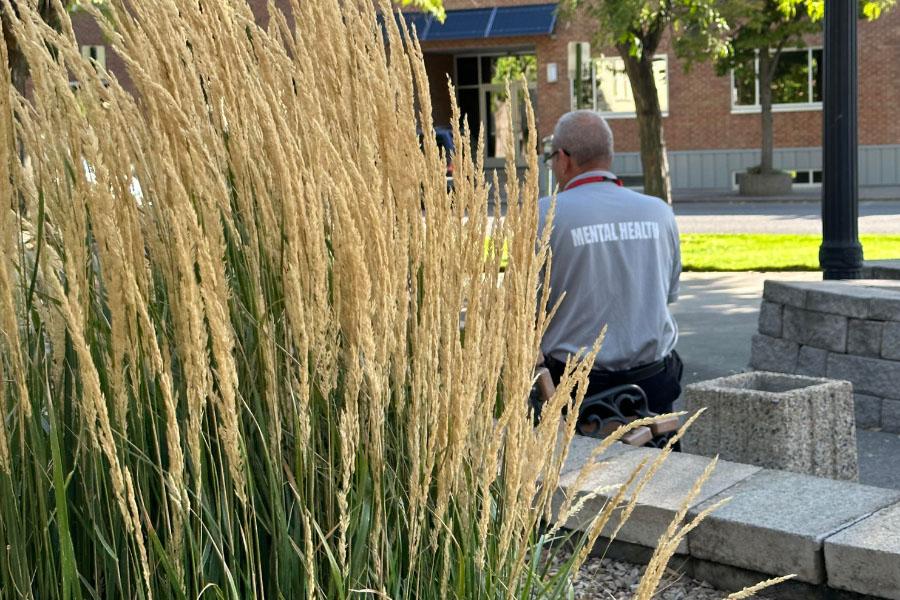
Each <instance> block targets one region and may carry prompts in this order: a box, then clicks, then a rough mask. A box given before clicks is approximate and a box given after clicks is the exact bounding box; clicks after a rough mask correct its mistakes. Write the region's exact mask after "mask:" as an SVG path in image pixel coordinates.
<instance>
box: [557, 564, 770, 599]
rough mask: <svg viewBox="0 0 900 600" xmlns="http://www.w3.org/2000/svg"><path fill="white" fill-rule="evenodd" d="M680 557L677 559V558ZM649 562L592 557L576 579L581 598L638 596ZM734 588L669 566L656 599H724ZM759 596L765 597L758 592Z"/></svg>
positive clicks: (578, 596)
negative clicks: (728, 589) (724, 588)
mask: <svg viewBox="0 0 900 600" xmlns="http://www.w3.org/2000/svg"><path fill="white" fill-rule="evenodd" d="M675 560H677V559H675ZM645 568H646V565H635V564H632V563H628V562H622V561H617V560H611V559H608V558H604V559H600V558H589V559H588V560H587V561H585V563H584V565H583V566H582V567H581V571H580V572H579V575H578V579H577V580H576V581H575V586H574V587H575V598H577V599H578V600H628V599H630V598H633V597H634V594H635V592H636V591H637V589H638V586H639V585H640V581H641V575H643V574H644V569H645ZM729 593H730V592H723V591H721V590H717V589H716V588H714V587H713V586H712V585H710V584H708V583H706V582H705V581H697V580H696V579H691V578H690V577H688V576H687V575H685V574H683V573H679V572H678V571H677V569H673V568H667V569H666V574H665V576H664V577H663V579H662V581H660V583H659V586H658V587H657V588H656V593H655V594H654V595H653V598H654V599H656V600H721V599H722V598H727V597H728V594H729ZM755 597H756V598H765V596H762V595H757V596H755Z"/></svg>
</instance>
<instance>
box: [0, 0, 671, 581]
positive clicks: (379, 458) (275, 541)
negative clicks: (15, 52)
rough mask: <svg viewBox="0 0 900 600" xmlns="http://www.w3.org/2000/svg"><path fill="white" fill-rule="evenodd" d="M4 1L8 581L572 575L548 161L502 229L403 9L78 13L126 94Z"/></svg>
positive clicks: (2, 325) (1, 380) (22, 6)
mask: <svg viewBox="0 0 900 600" xmlns="http://www.w3.org/2000/svg"><path fill="white" fill-rule="evenodd" d="M2 5H3V8H2V10H3V11H4V12H5V13H6V15H5V19H6V21H5V23H7V24H8V26H9V36H10V39H15V40H16V42H17V43H18V45H19V46H20V47H21V49H22V51H23V52H24V54H25V56H26V58H27V62H28V64H29V66H30V73H31V86H30V90H29V93H28V94H27V96H22V95H20V94H18V93H17V92H16V91H15V89H14V88H13V87H12V86H11V83H10V77H9V73H8V71H7V70H6V69H3V70H0V77H2V78H3V81H0V138H2V139H0V148H2V151H3V154H2V155H0V186H2V190H0V196H2V198H3V203H4V204H3V206H2V212H0V244H2V260H0V330H2V335H0V399H2V409H3V411H2V416H3V422H2V424H0V540H2V546H3V547H2V560H0V590H2V591H0V596H2V597H4V598H19V597H21V598H116V599H120V598H129V599H143V598H148V599H149V598H207V597H210V598H234V599H238V598H288V599H295V598H329V599H336V598H337V599H339V598H350V597H371V598H388V597H389V598H440V597H454V598H563V597H567V595H568V594H569V593H570V589H571V587H570V578H571V575H572V574H573V573H574V572H575V570H577V566H578V562H579V561H580V560H582V559H583V558H584V556H585V554H586V550H587V549H588V548H590V547H591V545H592V544H593V541H594V538H595V537H596V536H597V535H598V534H599V532H600V531H601V530H602V526H603V524H604V522H602V521H597V522H596V525H597V526H596V527H594V528H593V530H592V531H593V533H591V534H590V535H586V536H583V537H578V538H576V539H574V540H571V542H572V544H573V545H574V547H575V550H576V552H573V553H572V554H571V558H570V559H568V560H567V561H564V562H563V566H562V567H561V568H558V564H557V565H556V566H555V567H554V569H553V570H552V571H551V570H550V568H549V565H550V563H551V562H553V561H551V560H548V559H549V558H550V555H551V554H553V553H554V552H555V550H553V548H554V545H553V544H552V543H551V542H554V541H556V540H557V538H558V537H559V536H560V533H559V532H558V531H556V529H555V528H551V527H548V526H547V525H546V524H547V523H549V522H550V519H549V517H550V516H551V513H552V508H553V506H554V505H553V497H554V492H555V490H556V482H557V481H558V478H559V473H560V469H561V465H562V464H563V461H564V459H565V455H566V450H565V449H566V448H567V446H568V442H569V440H571V438H572V436H573V435H574V433H573V432H574V422H573V421H572V419H571V418H570V419H569V420H567V421H563V422H562V425H561V426H560V424H559V423H558V422H557V421H555V420H553V419H545V420H544V422H542V423H541V425H540V426H538V427H536V428H534V427H532V422H531V417H530V415H529V414H528V409H527V406H526V399H527V397H528V395H529V391H530V388H531V385H532V370H533V369H532V367H533V360H534V356H535V354H536V352H537V349H538V346H539V344H538V342H539V339H540V337H541V332H542V330H543V328H544V324H545V322H546V318H547V316H546V313H547V312H548V311H547V310H546V309H547V307H546V306H542V309H541V310H539V311H538V318H537V320H535V306H536V304H540V299H539V298H538V297H537V292H536V290H537V289H538V287H539V286H538V283H539V278H540V277H541V273H542V272H546V270H545V269H544V270H543V271H542V269H543V267H544V266H545V263H546V262H547V254H548V252H547V240H546V238H545V239H543V240H538V239H537V231H536V229H537V223H536V211H535V202H536V199H537V193H538V192H537V188H538V168H537V163H536V160H537V159H536V154H535V152H530V153H528V157H527V159H528V168H527V169H525V171H524V174H523V175H522V176H521V177H519V176H518V175H517V171H516V168H515V165H514V164H513V163H512V162H511V161H510V162H509V163H508V164H507V174H508V181H507V183H506V195H507V198H508V200H507V203H508V213H507V214H506V218H505V219H503V220H501V219H495V220H493V222H492V223H490V222H489V220H488V219H487V214H486V211H485V206H486V205H487V203H488V195H489V189H491V186H490V185H488V182H486V181H485V177H484V169H483V165H482V163H481V156H483V152H482V148H481V147H480V146H479V147H476V148H471V147H470V145H469V144H468V142H463V141H462V140H468V139H469V132H467V131H459V130H456V131H454V135H455V137H456V140H457V143H456V147H457V149H458V150H457V154H456V156H455V157H454V162H455V185H454V186H453V189H452V190H448V188H447V186H446V183H445V179H444V171H445V168H444V162H443V160H444V159H443V157H442V156H440V154H439V151H438V149H437V147H436V146H435V143H434V139H435V138H434V136H433V135H429V134H425V135H423V136H421V140H422V142H421V146H420V136H419V135H418V133H417V131H424V132H431V131H432V122H431V116H430V115H431V106H430V101H429V92H428V80H427V76H426V74H425V70H424V67H423V61H422V53H421V50H420V48H419V47H418V45H417V43H416V42H415V40H414V38H413V37H411V35H410V33H409V32H407V31H405V30H404V29H403V26H402V22H401V24H400V25H398V22H397V20H395V19H393V18H387V19H382V18H380V17H379V15H378V13H379V12H380V13H381V14H389V11H390V7H389V6H388V5H387V4H382V5H380V6H377V7H376V6H373V4H372V3H370V2H367V1H364V0H359V1H350V0H348V1H345V2H324V1H322V2H320V1H315V2H306V1H304V2H299V1H295V2H294V3H293V4H292V15H293V17H292V18H287V17H285V16H284V14H283V13H281V12H279V11H278V10H275V9H272V10H271V19H270V21H269V23H268V26H267V28H266V29H263V28H260V27H259V26H258V25H257V24H256V23H255V22H254V18H253V15H252V13H251V12H250V9H249V8H248V6H247V4H246V3H245V2H244V1H243V0H217V1H214V2H207V1H203V2H198V1H196V0H154V2H133V1H129V0H114V1H112V2H110V3H108V4H107V5H106V6H105V7H104V9H103V12H102V13H101V12H98V11H96V9H94V8H91V7H87V8H86V10H90V11H93V12H94V17H95V18H96V19H97V20H98V22H99V23H101V25H102V27H103V29H104V32H105V35H106V36H107V37H108V40H109V43H110V45H111V47H113V48H114V49H115V50H116V52H117V53H118V54H119V55H120V56H121V57H122V60H123V61H124V65H125V67H126V71H127V74H128V77H129V79H130V81H131V88H130V89H129V90H128V91H126V89H124V88H123V86H122V85H121V84H120V82H119V81H118V80H117V79H116V77H115V76H114V75H113V74H111V73H109V72H107V71H105V70H104V69H103V68H101V67H100V66H99V65H97V64H94V63H91V62H89V61H88V60H86V59H84V58H82V56H81V54H80V52H79V50H78V45H77V43H76V41H75V37H74V33H73V30H72V26H71V22H70V21H69V18H68V16H66V15H64V14H61V15H60V22H61V26H60V27H59V29H53V28H50V27H49V26H48V25H46V24H45V22H44V21H42V20H41V19H40V18H39V17H38V16H37V15H36V13H35V12H34V11H33V10H32V9H31V8H30V4H29V3H24V2H20V3H17V9H16V11H13V9H12V7H11V6H10V4H9V0H2ZM56 5H57V8H58V9H59V10H60V11H61V5H60V4H59V3H56ZM6 53H7V50H6V47H5V46H0V54H2V57H0V58H2V60H3V62H5V61H6V58H7V57H6ZM72 81H76V82H77V84H75V85H72V84H70V82H72ZM452 95H453V94H451V97H452ZM454 111H456V108H455V107H454ZM528 119H529V127H528V128H527V130H528V131H531V132H534V131H535V127H534V117H533V115H532V114H531V113H530V112H529V115H528ZM453 121H454V123H458V122H459V119H458V114H456V112H454V120H453ZM511 143H512V141H510V144H511ZM536 145H537V141H536V140H534V139H532V140H530V141H529V147H531V148H535V147H536ZM513 155H514V151H513V149H512V148H511V147H510V148H508V151H507V156H509V157H512V156H513ZM493 187H494V189H496V188H497V184H496V182H494V184H493ZM486 237H492V238H493V239H495V240H502V242H503V244H504V246H505V247H506V248H507V249H508V261H509V262H508V266H507V268H506V271H505V275H504V276H501V273H500V258H501V257H500V256H499V254H500V253H490V254H489V256H488V258H487V259H485V252H484V239H485V238H486ZM535 248H537V249H538V251H537V252H536V251H535ZM463 310H465V315H466V316H465V330H464V333H463V332H462V331H461V330H460V326H459V325H460V313H461V311H463ZM550 312H552V311H550ZM598 333H599V332H598ZM598 343H599V342H598ZM598 347H599V346H595V348H594V349H593V350H592V351H591V352H589V353H587V355H586V356H585V360H583V361H582V362H578V363H573V364H572V366H571V369H570V373H568V374H567V376H566V377H565V378H564V380H563V382H562V384H561V386H560V388H559V390H558V392H557V394H556V395H555V396H554V398H553V399H552V401H551V402H550V405H549V406H548V407H547V408H546V409H545V411H546V414H559V412H560V410H561V408H562V407H563V406H564V405H565V404H566V403H569V402H570V399H569V398H570V394H572V392H573V390H576V393H575V396H576V399H577V400H578V401H580V398H578V395H579V394H578V392H577V390H581V392H580V393H581V394H583V389H584V386H583V385H582V384H583V382H584V379H585V376H586V373H587V369H588V365H589V364H590V363H591V361H592V358H593V355H594V353H595V352H596V351H597V349H598ZM575 412H576V411H575V410H570V411H569V414H570V415H571V414H574V413H575ZM636 479H639V477H637V476H636ZM619 496H620V499H621V500H622V502H623V503H626V502H627V496H626V495H625V494H624V490H623V493H622V494H620V495H619ZM569 504H570V503H566V502H564V503H563V506H562V509H563V510H565V511H568V512H571V510H572V507H571V506H570V505H569ZM611 515H612V511H611V510H610V511H608V512H607V511H605V512H604V513H603V514H601V515H599V516H598V518H600V519H609V518H612V517H611ZM564 516H565V515H564ZM673 531H674V530H673ZM676 533H677V532H676ZM659 570H660V569H659V568H657V569H656V570H655V571H654V573H657V572H659ZM647 585H648V589H650V588H651V587H652V586H654V585H655V584H654V583H653V581H651V580H648V583H647ZM643 591H644V592H645V593H646V592H647V590H646V589H645V590H643ZM650 591H651V592H652V589H650Z"/></svg>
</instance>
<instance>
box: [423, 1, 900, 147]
mask: <svg viewBox="0 0 900 600" xmlns="http://www.w3.org/2000/svg"><path fill="white" fill-rule="evenodd" d="M542 1H543V0H445V2H444V6H445V8H447V9H448V10H454V9H466V8H479V7H486V6H509V5H526V4H540V3H542ZM595 27H596V25H595V24H592V23H591V21H590V19H587V18H575V19H571V20H569V21H564V20H560V21H559V22H557V26H556V31H555V33H554V35H552V36H542V37H522V38H506V39H491V40H465V41H460V42H454V43H442V44H436V43H435V44H432V43H427V42H426V43H424V44H423V47H424V49H425V51H426V52H428V51H433V50H439V51H441V52H450V51H454V50H455V51H462V50H475V49H482V50H491V49H494V50H496V49H497V48H501V47H510V48H521V47H523V46H527V47H532V48H534V50H535V52H536V54H537V59H538V90H537V104H538V110H537V113H538V128H539V131H540V133H541V135H542V136H544V135H549V134H550V133H552V130H553V124H554V123H555V122H556V120H557V119H558V118H559V117H560V116H561V115H562V114H563V113H565V112H566V111H567V110H569V106H570V98H569V84H568V81H567V79H566V64H567V46H568V42H570V41H590V40H591V38H592V33H593V31H594V28H595ZM807 43H808V44H809V45H813V46H821V45H822V40H821V36H810V37H809V38H808V39H807ZM592 46H593V45H592ZM597 51H598V49H597V48H594V47H592V52H594V53H597ZM660 52H661V53H663V52H665V53H666V54H668V56H669V116H668V117H666V118H665V119H664V122H663V127H664V135H665V138H666V142H667V144H668V147H669V149H670V150H714V149H741V148H758V147H759V146H760V143H761V140H760V117H759V114H758V113H750V114H746V113H744V114H741V113H732V110H731V89H730V87H731V80H730V77H728V76H725V77H718V76H716V74H715V72H714V70H713V67H712V65H710V64H709V63H703V64H698V65H695V66H694V67H693V68H692V69H691V70H690V71H689V72H685V71H684V66H683V64H682V63H681V62H680V61H678V60H677V59H676V58H675V57H674V55H673V54H672V52H671V51H670V50H669V49H668V43H667V41H664V42H663V45H662V48H661V50H660ZM605 54H607V55H615V52H614V51H611V50H609V49H607V50H606V51H605ZM898 57H900V9H898V10H895V11H893V12H891V13H888V14H887V15H885V16H884V17H882V18H881V19H880V20H878V21H875V22H872V23H869V22H864V21H862V22H860V24H859V142H860V144H863V145H881V144H900V107H898V102H897V98H900V60H897V58H898ZM551 62H555V63H556V64H557V68H558V73H559V80H558V81H557V82H556V83H548V82H547V80H546V78H547V75H546V65H547V64H548V63H551ZM436 118H437V117H436ZM773 121H774V122H773V128H774V136H775V146H776V147H780V148H795V147H810V146H813V147H814V146H820V145H821V143H822V138H821V130H822V111H821V110H802V111H791V112H778V113H776V114H775V115H774V118H773ZM610 125H611V126H612V128H613V131H614V133H615V136H616V146H617V150H618V151H619V152H634V151H637V150H638V149H639V141H638V133H637V122H636V120H635V119H611V120H610Z"/></svg>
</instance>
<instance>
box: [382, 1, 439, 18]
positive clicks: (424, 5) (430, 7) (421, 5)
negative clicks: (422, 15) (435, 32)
mask: <svg viewBox="0 0 900 600" xmlns="http://www.w3.org/2000/svg"><path fill="white" fill-rule="evenodd" d="M394 2H400V3H401V4H402V5H403V6H414V7H416V8H418V9H419V10H423V11H425V12H427V13H431V14H433V15H434V16H435V17H437V20H438V21H440V22H441V23H443V22H444V19H446V18H447V13H446V12H445V11H444V2H443V0H394Z"/></svg>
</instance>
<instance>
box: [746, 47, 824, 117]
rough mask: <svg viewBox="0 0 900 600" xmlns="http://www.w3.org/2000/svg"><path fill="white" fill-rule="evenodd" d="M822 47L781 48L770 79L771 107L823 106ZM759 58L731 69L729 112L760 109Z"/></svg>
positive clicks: (756, 110) (776, 108) (800, 108)
mask: <svg viewBox="0 0 900 600" xmlns="http://www.w3.org/2000/svg"><path fill="white" fill-rule="evenodd" d="M821 66H822V49H821V48H804V49H800V50H783V51H782V52H781V56H780V57H779V59H778V66H777V68H776V69H775V77H773V78H772V110H775V111H787V110H815V109H821V108H822V71H821ZM758 74H759V58H755V59H753V61H752V62H748V63H745V64H744V65H741V66H739V67H736V68H735V69H734V70H732V72H731V108H732V112H759V110H760V105H759V77H758Z"/></svg>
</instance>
